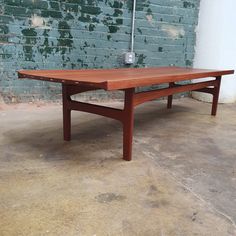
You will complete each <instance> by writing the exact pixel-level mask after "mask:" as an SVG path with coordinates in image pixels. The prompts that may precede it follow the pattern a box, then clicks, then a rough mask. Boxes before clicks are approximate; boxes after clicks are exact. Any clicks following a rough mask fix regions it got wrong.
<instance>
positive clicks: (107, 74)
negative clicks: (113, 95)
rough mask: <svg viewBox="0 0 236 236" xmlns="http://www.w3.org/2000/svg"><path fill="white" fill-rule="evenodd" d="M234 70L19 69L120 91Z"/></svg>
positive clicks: (41, 76) (30, 74) (32, 76)
mask: <svg viewBox="0 0 236 236" xmlns="http://www.w3.org/2000/svg"><path fill="white" fill-rule="evenodd" d="M233 73H234V71H233V70H205V69H191V68H183V67H155V68H119V69H87V70H84V69H83V70H20V71H18V76H19V78H28V79H36V80H43V81H51V82H59V83H67V84H77V85H79V84H80V85H84V86H91V87H95V88H101V89H105V90H117V89H127V88H135V87H141V86H149V85H155V84H163V83H169V82H178V81H184V80H191V79H197V78H205V77H217V76H222V75H228V74H233Z"/></svg>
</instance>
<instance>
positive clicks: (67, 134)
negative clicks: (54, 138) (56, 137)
mask: <svg viewBox="0 0 236 236" xmlns="http://www.w3.org/2000/svg"><path fill="white" fill-rule="evenodd" d="M69 101H70V95H69V93H68V90H67V87H66V85H65V84H62V102H63V136H64V140H65V141H70V140H71V110H70V109H69V106H68V102H69Z"/></svg>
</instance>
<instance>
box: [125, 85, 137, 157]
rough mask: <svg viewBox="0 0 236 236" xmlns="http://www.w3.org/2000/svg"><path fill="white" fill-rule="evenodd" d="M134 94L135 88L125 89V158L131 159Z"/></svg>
mask: <svg viewBox="0 0 236 236" xmlns="http://www.w3.org/2000/svg"><path fill="white" fill-rule="evenodd" d="M134 95H135V89H134V88H131V89H126V90H125V101H124V113H123V159H124V160H126V161H131V159H132V143H133V127H134Z"/></svg>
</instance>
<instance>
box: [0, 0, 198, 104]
mask: <svg viewBox="0 0 236 236" xmlns="http://www.w3.org/2000/svg"><path fill="white" fill-rule="evenodd" d="M199 1H200V0H185V1H184V0H138V1H137V2H138V3H137V4H138V6H137V20H136V28H135V33H136V37H135V52H136V56H137V57H136V63H135V65H134V66H135V67H144V66H147V67H150V66H164V65H177V66H191V65H192V61H193V56H194V45H195V27H196V24H197V20H198V8H199ZM132 2H133V1H132V0H66V1H61V0H55V1H51V0H0V95H1V97H2V98H3V99H4V100H5V101H6V102H16V101H32V100H38V99H47V100H48V99H57V98H59V97H60V86H58V85H57V84H53V83H46V82H39V81H28V80H24V81H22V80H17V74H16V71H17V70H18V69H23V68H24V69H56V68H59V69H61V68H72V69H75V68H111V67H124V64H123V62H122V57H121V55H122V53H123V52H125V51H127V50H128V48H129V45H130V32H131V16H132ZM89 96H92V97H97V98H102V97H104V96H105V93H104V92H96V93H92V94H90V95H89ZM112 96H116V95H114V94H112Z"/></svg>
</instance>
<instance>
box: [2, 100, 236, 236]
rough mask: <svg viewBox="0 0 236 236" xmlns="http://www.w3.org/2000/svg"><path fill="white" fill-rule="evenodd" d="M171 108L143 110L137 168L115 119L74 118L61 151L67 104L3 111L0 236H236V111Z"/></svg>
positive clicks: (192, 105) (185, 103)
mask: <svg viewBox="0 0 236 236" xmlns="http://www.w3.org/2000/svg"><path fill="white" fill-rule="evenodd" d="M165 103H166V102H165V101H155V102H151V103H146V104H144V105H142V106H140V107H138V108H137V109H136V113H135V133H134V147H133V161H131V162H125V161H123V160H122V159H121V156H122V130H121V125H120V124H119V123H118V122H116V121H114V120H110V119H107V118H103V117H99V116H95V115H91V114H86V113H80V112H74V113H73V134H72V137H73V140H72V141H71V142H64V141H63V140H62V115H61V106H60V105H50V104H31V105H30V104H28V105H27V104H20V105H10V106H3V105H0V235H1V236H8V235H9V236H21V235H24V236H25V235H26V236H31V235H32V236H38V235H55V236H64V235H65V236H67V235H68V236H70V235H76V236H77V235H79V236H80V235H81V236H87V235H88V236H95V235H96V236H100V235H101V236H106V235H109V236H110V235H111V236H113V235H114V236H115V235H120V236H126V235H131V236H133V235H140V236H159V235H160V236H172V235H173V236H192V235H195V236H197V235H199V236H205V235H207V236H208V235H209V236H226V235H227V236H228V235H230V236H235V235H236V226H235V222H236V104H232V105H220V106H219V113H218V116H217V117H211V116H210V115H209V114H210V108H211V105H210V104H207V103H201V102H198V101H195V100H192V99H189V98H184V99H180V100H175V101H174V107H173V109H172V110H167V109H166V104H165ZM111 104H112V103H111ZM115 105H118V106H119V104H118V103H116V104H115Z"/></svg>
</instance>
